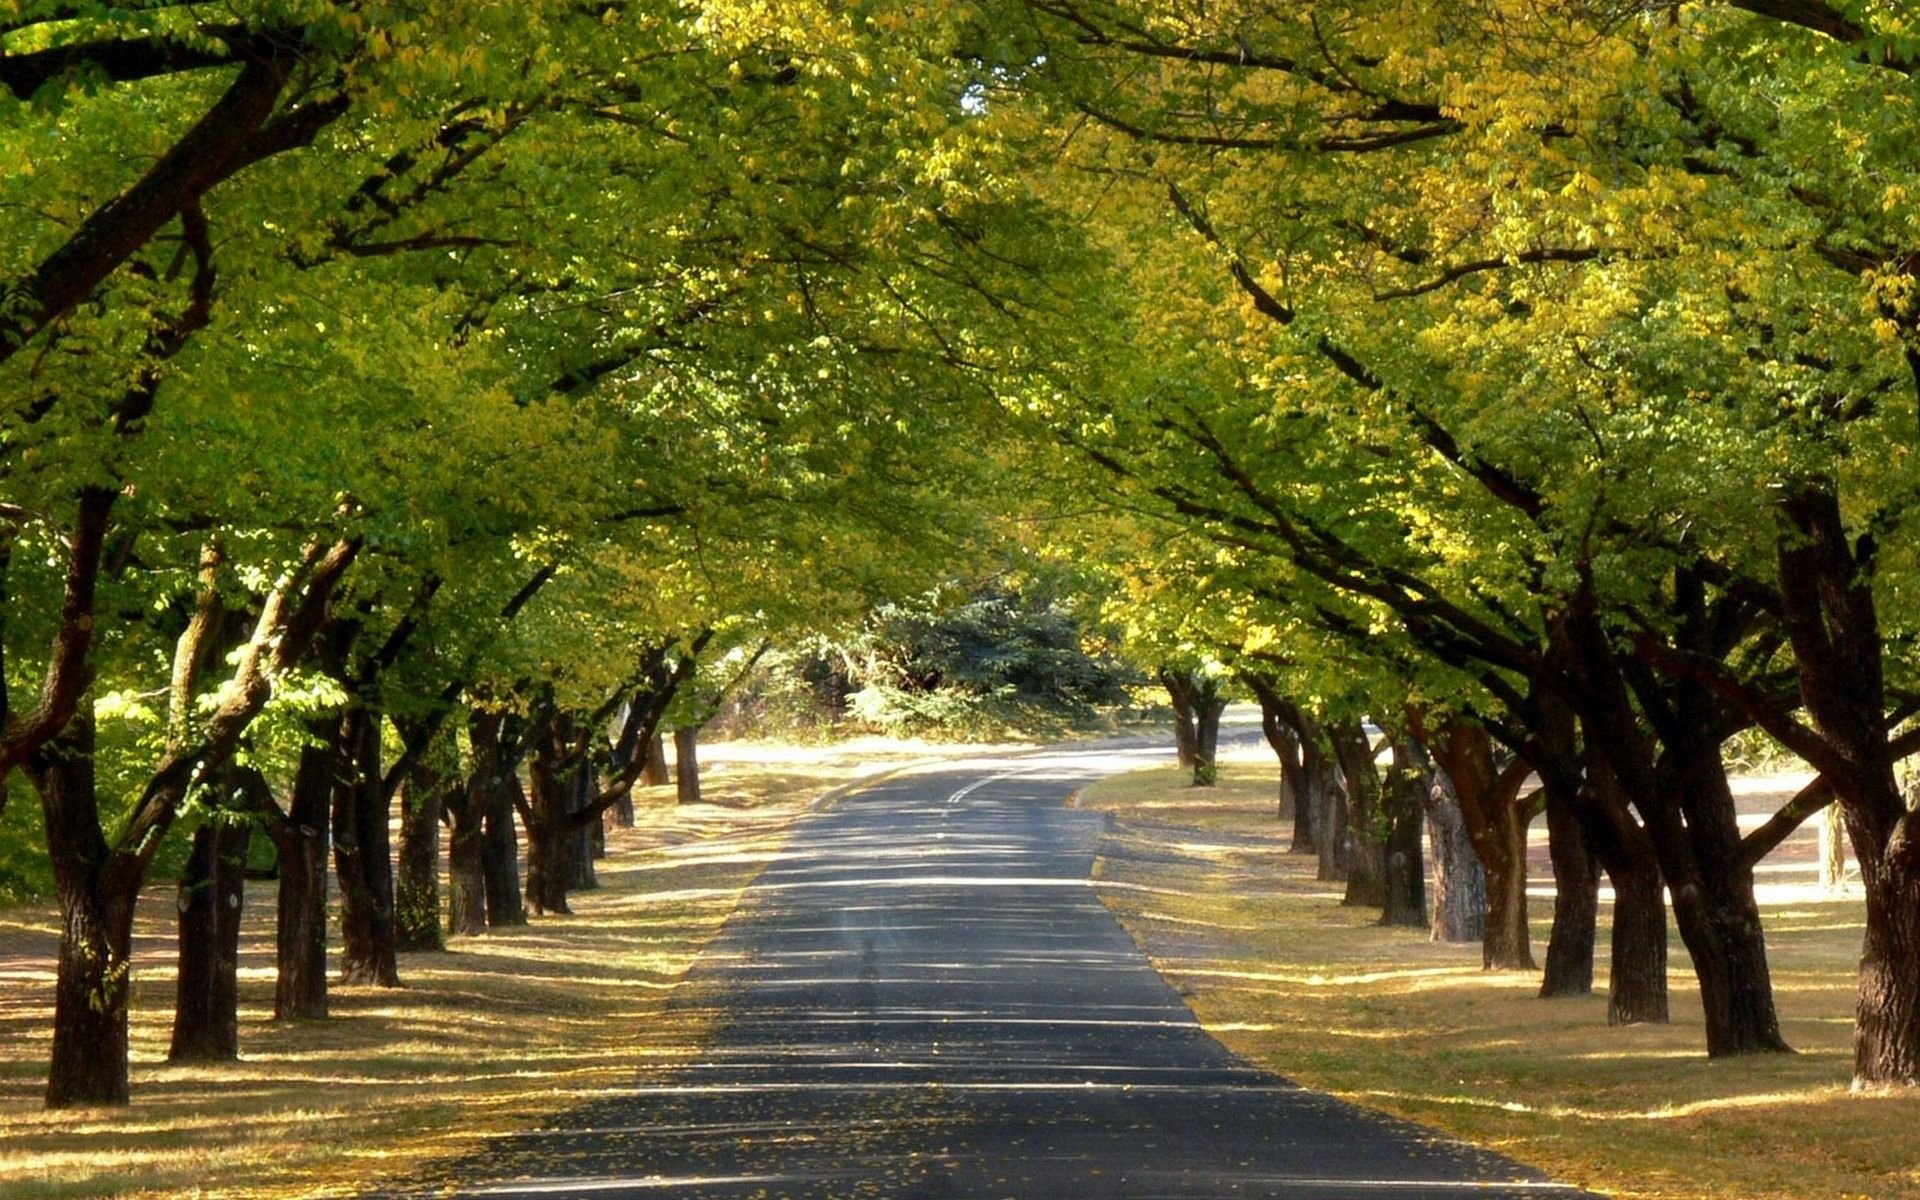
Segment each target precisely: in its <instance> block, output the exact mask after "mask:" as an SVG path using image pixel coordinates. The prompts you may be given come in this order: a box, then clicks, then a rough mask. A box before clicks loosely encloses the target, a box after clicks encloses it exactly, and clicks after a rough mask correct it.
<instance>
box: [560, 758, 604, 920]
mask: <svg viewBox="0 0 1920 1200" xmlns="http://www.w3.org/2000/svg"><path fill="white" fill-rule="evenodd" d="M593 795H594V786H593V769H592V768H591V767H590V766H588V765H587V764H586V763H585V762H582V763H581V764H580V766H579V767H578V768H577V769H576V770H575V771H574V772H573V774H572V775H570V776H569V777H568V779H567V814H568V816H570V817H573V818H575V819H574V820H572V821H569V822H568V825H567V827H568V829H569V830H570V831H571V832H570V833H569V834H568V845H567V888H568V890H569V891H575V892H584V891H590V890H592V889H593V888H597V887H599V886H600V880H599V878H598V877H597V876H595V875H594V873H593V860H594V859H595V858H596V857H599V855H598V854H596V853H595V851H596V849H597V847H596V845H595V835H596V834H598V833H600V832H601V825H600V821H599V820H598V819H594V820H581V819H579V818H580V814H583V813H585V812H586V811H587V810H588V809H591V808H592V807H593ZM600 852H601V853H604V849H603V848H600Z"/></svg>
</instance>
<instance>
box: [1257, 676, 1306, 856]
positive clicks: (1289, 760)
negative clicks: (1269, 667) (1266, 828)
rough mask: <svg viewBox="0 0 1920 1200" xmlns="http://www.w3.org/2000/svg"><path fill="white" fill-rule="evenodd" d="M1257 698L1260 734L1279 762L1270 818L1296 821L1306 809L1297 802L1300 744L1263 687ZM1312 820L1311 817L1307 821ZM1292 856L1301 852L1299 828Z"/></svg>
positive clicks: (1298, 796) (1295, 835)
mask: <svg viewBox="0 0 1920 1200" xmlns="http://www.w3.org/2000/svg"><path fill="white" fill-rule="evenodd" d="M1254 690H1255V694H1256V695H1258V696H1259V697H1260V733H1261V735H1262V736H1263V737H1265V738H1266V739H1267V747H1268V748H1269V749H1271V750H1272V751H1273V756H1274V758H1276V759H1278V760H1279V762H1280V795H1279V802H1278V803H1277V804H1275V806H1274V810H1273V815H1274V818H1275V819H1276V820H1281V821H1284V820H1286V819H1287V818H1288V817H1294V818H1295V819H1296V820H1297V819H1298V814H1299V813H1300V811H1301V810H1302V809H1303V808H1305V807H1307V806H1306V805H1303V804H1302V803H1301V801H1300V794H1301V792H1302V791H1303V790H1304V789H1303V788H1302V787H1301V782H1300V741H1299V739H1298V738H1297V737H1296V736H1294V732H1293V730H1292V728H1291V727H1289V726H1288V725H1287V723H1286V720H1285V718H1284V717H1283V716H1282V715H1281V713H1280V710H1279V708H1278V706H1277V705H1275V704H1273V703H1271V702H1270V701H1269V700H1268V698H1267V697H1268V693H1267V690H1266V689H1265V688H1264V687H1257V688H1255V689H1254ZM1309 820H1311V818H1309ZM1293 840H1294V842H1295V843H1296V844H1295V846H1294V849H1293V853H1295V854H1300V853H1304V851H1302V850H1301V849H1300V848H1299V846H1298V842H1299V841H1300V837H1299V829H1298V828H1297V827H1296V828H1295V830H1294V839H1293Z"/></svg>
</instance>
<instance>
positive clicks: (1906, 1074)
mask: <svg viewBox="0 0 1920 1200" xmlns="http://www.w3.org/2000/svg"><path fill="white" fill-rule="evenodd" d="M1916 821H1920V818H1916V816H1915V814H1913V813H1912V812H1909V813H1908V814H1907V815H1905V816H1903V817H1901V818H1900V819H1899V820H1898V821H1897V822H1895V824H1894V827H1893V831H1892V832H1891V833H1890V834H1888V835H1886V836H1885V837H1884V838H1873V839H1872V841H1871V842H1869V844H1873V843H1878V845H1876V846H1875V849H1874V850H1872V851H1863V852H1862V853H1861V854H1860V878H1861V882H1863V883H1864V884H1865V885H1866V889H1867V935H1866V941H1865V944H1864V946H1863V947H1862V949H1861V954H1860V999H1859V1004H1858V1007H1857V1009H1856V1013H1855V1018H1854V1030H1853V1082H1854V1086H1855V1087H1857V1088H1865V1087H1878V1086H1882V1085H1886V1084H1902V1085H1912V1084H1913V1083H1915V1082H1916V1081H1920V996H1917V993H1920V982H1916V980H1915V978H1914V976H1915V975H1916V974H1920V828H1916ZM1861 840H1862V838H1861V835H1860V834H1856V835H1855V844H1856V845H1858V844H1859V843H1860V841H1861Z"/></svg>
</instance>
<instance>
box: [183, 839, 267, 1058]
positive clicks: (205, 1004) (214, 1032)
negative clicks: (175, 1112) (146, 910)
mask: <svg viewBox="0 0 1920 1200" xmlns="http://www.w3.org/2000/svg"><path fill="white" fill-rule="evenodd" d="M252 838H253V829H252V827H251V826H248V825H245V824H238V823H230V822H225V821H209V822H207V823H205V824H203V825H201V826H200V828H198V829H196V830H194V833H193V849H192V851H191V852H190V853H189V854H188V855H187V864H186V868H185V870H183V871H182V872H181V875H180V897H179V904H178V908H179V917H180V919H179V943H180V945H179V969H178V971H177V972H176V974H175V981H174V1005H173V1042H172V1045H171V1046H170V1048H169V1049H168V1051H167V1061H168V1062H188V1061H216V1062H217V1061H230V1060H232V1059H236V1058H239V1057H240V1009H239V1004H240V981H239V968H240V906H241V902H242V900H243V898H244V893H245V889H246V867H247V847H248V845H249V844H250V843H251V841H252Z"/></svg>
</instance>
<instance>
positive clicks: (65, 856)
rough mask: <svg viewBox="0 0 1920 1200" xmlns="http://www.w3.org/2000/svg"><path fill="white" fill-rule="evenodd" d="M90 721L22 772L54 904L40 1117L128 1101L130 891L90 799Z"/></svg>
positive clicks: (86, 714)
mask: <svg viewBox="0 0 1920 1200" xmlns="http://www.w3.org/2000/svg"><path fill="white" fill-rule="evenodd" d="M93 748H94V741H93V711H92V705H91V703H90V702H89V701H87V700H85V699H83V700H82V701H81V703H80V706H79V709H78V710H77V711H76V713H75V715H74V717H73V720H72V721H70V722H69V723H68V726H67V729H66V731H65V732H64V733H62V734H61V735H60V736H58V737H56V738H54V739H53V740H52V741H50V742H48V743H46V744H45V745H43V746H41V747H40V748H39V749H38V750H37V751H36V752H35V753H34V755H33V757H32V759H31V760H30V762H29V767H28V770H29V773H30V774H31V776H32V778H33V783H34V786H35V789H36V790H37V791H38V792H39V793H40V803H41V811H42V815H43V817H44V820H45V822H46V837H47V850H48V854H49V857H50V858H51V859H52V862H53V882H54V890H55V893H56V895H57V896H58V898H59V902H60V918H61V937H60V956H59V962H58V965H57V967H56V968H55V972H56V973H55V977H54V993H53V1054H52V1061H51V1063H50V1064H49V1066H48V1069H47V1092H46V1101H47V1107H48V1108H73V1107H78V1106H85V1105H120V1104H125V1103H127V1101H128V1080H127V1001H128V997H129V995H130V993H131V983H132V980H131V974H132V962H131V960H130V957H129V948H130V944H131V942H132V939H133V904H134V899H135V892H134V889H130V888H126V887H124V886H115V884H114V882H112V881H111V880H110V878H109V873H108V869H107V868H108V863H109V858H110V852H109V850H108V847H107V844H106V841H105V839H104V838H103V837H102V836H101V834H100V823H99V808H98V798H97V797H96V795H95V793H94V765H93Z"/></svg>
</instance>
